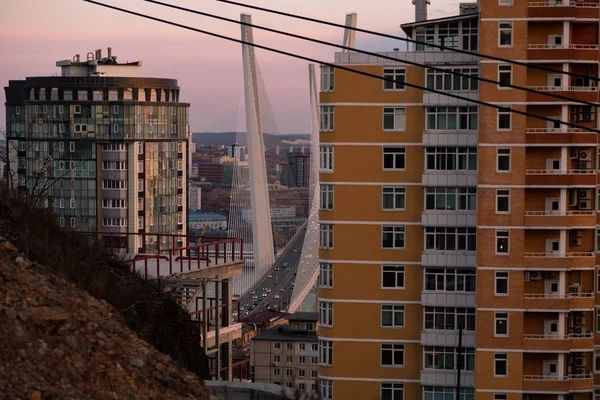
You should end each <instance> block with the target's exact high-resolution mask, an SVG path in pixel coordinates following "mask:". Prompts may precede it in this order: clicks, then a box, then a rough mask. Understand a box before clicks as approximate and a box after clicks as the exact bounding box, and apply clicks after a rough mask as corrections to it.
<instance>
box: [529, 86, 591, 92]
mask: <svg viewBox="0 0 600 400" xmlns="http://www.w3.org/2000/svg"><path fill="white" fill-rule="evenodd" d="M527 88H528V89H532V90H538V91H542V92H567V91H569V92H593V91H597V90H598V88H597V87H596V86H527Z"/></svg>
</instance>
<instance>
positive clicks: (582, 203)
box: [579, 200, 592, 210]
mask: <svg viewBox="0 0 600 400" xmlns="http://www.w3.org/2000/svg"><path fill="white" fill-rule="evenodd" d="M591 208H592V206H591V204H590V201H589V200H579V209H580V210H591Z"/></svg>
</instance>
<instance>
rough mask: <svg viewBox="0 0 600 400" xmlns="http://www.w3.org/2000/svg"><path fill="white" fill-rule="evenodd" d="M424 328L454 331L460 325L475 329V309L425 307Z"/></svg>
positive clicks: (467, 328)
mask: <svg viewBox="0 0 600 400" xmlns="http://www.w3.org/2000/svg"><path fill="white" fill-rule="evenodd" d="M424 315H425V317H424V329H432V330H437V331H454V330H457V329H458V328H459V327H461V326H462V328H463V329H464V330H465V331H471V332H472V331H475V309H474V308H465V307H456V308H455V307H425V310H424Z"/></svg>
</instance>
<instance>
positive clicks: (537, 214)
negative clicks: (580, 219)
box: [525, 211, 596, 217]
mask: <svg viewBox="0 0 600 400" xmlns="http://www.w3.org/2000/svg"><path fill="white" fill-rule="evenodd" d="M591 215H596V212H595V211H525V216H527V217H542V216H543V217H549V216H556V217H571V216H591Z"/></svg>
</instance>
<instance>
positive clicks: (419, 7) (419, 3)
mask: <svg viewBox="0 0 600 400" xmlns="http://www.w3.org/2000/svg"><path fill="white" fill-rule="evenodd" d="M412 3H413V4H414V5H415V22H421V21H427V5H428V4H431V2H430V1H429V0H413V1H412Z"/></svg>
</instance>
